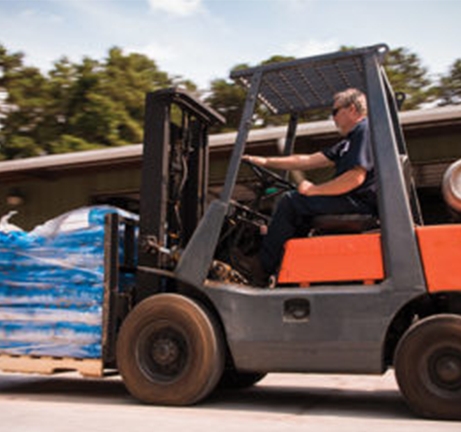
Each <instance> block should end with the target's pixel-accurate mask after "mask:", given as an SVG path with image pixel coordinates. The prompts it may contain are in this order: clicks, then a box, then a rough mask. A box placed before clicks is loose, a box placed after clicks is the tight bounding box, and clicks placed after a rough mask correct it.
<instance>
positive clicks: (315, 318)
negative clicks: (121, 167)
mask: <svg viewBox="0 0 461 432" xmlns="http://www.w3.org/2000/svg"><path fill="white" fill-rule="evenodd" d="M387 51H388V48H387V46H385V45H376V46H371V47H366V48H360V49H355V50H351V51H345V52H337V53H332V54H327V55H321V56H315V57H310V58H305V59H298V60H293V61H288V62H282V63H276V64H269V65H264V66H260V67H255V68H250V69H245V70H237V71H235V72H233V73H232V75H231V77H232V78H233V79H234V80H236V82H237V83H240V84H241V85H243V87H244V88H246V90H247V98H246V102H245V106H244V109H243V115H242V119H241V123H240V128H239V130H238V133H237V135H236V142H235V145H234V147H233V152H232V156H231V158H230V160H229V165H228V170H227V175H226V178H225V183H224V186H223V189H222V191H221V195H220V196H219V198H217V199H214V200H212V201H211V202H209V200H208V197H207V187H208V170H209V157H208V140H207V134H206V127H204V126H203V125H204V124H205V125H209V124H211V123H213V122H215V121H222V120H223V119H222V118H221V116H220V115H219V114H218V113H216V112H214V111H213V110H211V109H210V108H208V107H206V106H205V105H204V104H202V103H201V102H200V101H198V100H197V99H195V98H194V97H192V96H191V95H189V94H187V93H185V92H183V91H180V90H174V89H171V90H162V91H160V92H157V93H153V94H149V95H148V96H147V104H146V124H145V142H144V158H143V172H142V187H141V212H140V226H139V230H140V231H139V241H138V262H137V267H136V286H135V288H134V291H133V296H132V297H131V300H130V302H129V304H128V305H127V312H126V314H122V315H121V316H120V317H119V321H120V322H121V326H120V328H118V327H116V328H115V327H114V332H115V334H116V337H115V338H114V339H115V340H116V362H117V368H118V370H119V372H120V373H121V376H122V378H123V381H124V383H125V385H126V386H127V388H128V390H129V391H130V392H131V393H132V394H133V395H134V396H135V397H136V398H138V399H140V400H141V401H144V402H146V403H153V404H165V405H189V404H194V403H197V402H199V401H200V400H202V399H203V398H205V397H206V396H207V395H209V394H210V393H211V392H212V391H213V390H214V389H215V388H217V387H219V386H226V385H227V386H234V387H246V386H250V385H252V384H254V383H256V382H258V381H259V380H260V379H262V378H263V377H264V376H265V374H267V373H271V372H277V373H281V372H287V373H293V372H295V373H309V372H311V373H324V374H325V373H332V374H340V373H344V374H378V375H379V374H384V373H385V372H386V371H387V370H388V369H391V368H393V369H394V370H395V374H396V378H397V381H398V384H399V386H400V389H401V392H402V394H403V396H404V398H405V400H406V401H407V403H408V405H409V406H410V407H411V408H412V409H413V410H414V411H415V412H416V413H418V414H419V415H422V416H425V417H430V418H439V419H461V265H460V264H459V263H460V261H461V225H460V224H456V223H453V224H449V225H433V226H425V225H424V223H423V220H422V217H421V211H420V209H419V204H418V198H417V194H416V190H415V187H414V183H413V180H412V177H411V167H410V162H409V159H408V155H407V149H406V144H405V140H404V136H403V134H402V130H401V127H400V124H399V117H398V105H399V98H398V97H396V95H395V94H394V91H393V90H392V88H391V85H390V84H389V81H388V79H387V77H386V74H385V71H384V69H383V66H382V63H383V60H384V58H385V56H386V53H387ZM349 87H355V88H358V89H360V90H362V91H363V92H364V93H365V94H366V95H367V98H368V111H369V124H370V130H371V137H372V146H373V153H374V159H375V168H376V172H377V179H378V207H379V217H378V218H376V217H374V216H372V215H343V216H323V217H319V218H318V219H317V220H315V222H314V230H313V232H311V233H310V234H309V236H307V237H305V238H296V239H292V240H289V241H288V242H287V244H286V246H285V255H284V258H283V261H282V264H281V267H280V270H279V273H278V275H277V280H276V283H275V286H273V287H272V289H263V288H262V287H255V286H251V284H249V283H248V275H245V273H244V271H242V270H241V268H244V267H245V266H244V265H243V264H244V263H242V262H238V261H237V259H236V256H235V251H236V250H239V251H240V252H242V253H243V255H249V252H250V251H253V250H256V249H257V248H258V242H259V240H260V229H259V228H260V226H261V225H264V224H266V223H267V221H268V220H269V218H270V216H269V214H270V212H268V211H267V209H268V207H270V205H271V204H268V203H271V202H274V201H276V196H277V195H278V194H280V193H281V192H283V191H284V190H286V189H288V188H291V187H293V186H292V185H291V183H290V182H289V181H288V180H287V177H286V176H285V175H284V173H274V172H271V171H268V170H265V169H262V168H259V167H255V166H251V167H250V168H251V169H252V170H253V172H254V173H255V174H256V177H255V179H254V181H255V187H254V190H255V197H254V199H251V200H246V201H241V200H240V201H239V200H236V199H234V198H233V196H234V195H235V194H234V189H235V186H236V184H237V180H238V178H239V173H240V174H241V173H242V172H244V173H245V172H251V171H250V169H249V168H248V167H244V166H243V164H242V155H243V153H244V152H245V145H246V141H247V137H248V133H249V131H250V129H251V127H252V125H253V120H254V119H255V110H256V106H257V104H258V103H262V104H263V105H264V106H265V107H266V109H268V110H269V111H270V112H271V113H273V114H275V115H283V116H288V117H289V124H288V127H287V134H286V141H285V150H284V152H285V154H290V153H292V152H293V148H294V143H295V139H296V127H297V123H298V118H299V116H300V115H303V116H304V115H306V113H307V114H308V113H309V112H310V111H311V110H318V109H322V108H329V107H330V106H331V104H332V101H333V95H334V94H335V93H336V92H338V91H341V90H344V89H346V88H349ZM245 170H246V171H245ZM451 179H452V183H453V184H454V185H455V186H454V189H452V192H453V193H452V195H453V196H454V197H455V198H456V197H458V198H459V197H461V192H460V186H459V185H460V184H461V182H460V179H461V169H457V170H456V169H455V170H452V176H451ZM453 179H454V180H453ZM456 188H458V189H456ZM274 197H275V198H274ZM455 202H457V203H458V206H459V203H460V202H461V199H459V200H458V201H456V199H455ZM455 207H456V205H455ZM455 210H457V211H460V210H461V209H460V208H459V207H458V208H457V209H456V208H455ZM320 234H321V235H320ZM242 253H241V254H239V255H238V256H240V257H241V256H242Z"/></svg>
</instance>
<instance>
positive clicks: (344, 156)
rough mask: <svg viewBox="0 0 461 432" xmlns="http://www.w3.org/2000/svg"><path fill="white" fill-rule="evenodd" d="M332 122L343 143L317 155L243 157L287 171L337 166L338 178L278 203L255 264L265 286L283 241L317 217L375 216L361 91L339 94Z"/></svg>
mask: <svg viewBox="0 0 461 432" xmlns="http://www.w3.org/2000/svg"><path fill="white" fill-rule="evenodd" d="M332 116H333V120H334V122H335V124H336V127H337V128H338V131H339V133H340V135H341V136H343V137H344V139H343V140H342V141H341V142H339V143H337V144H336V145H334V146H332V147H330V148H328V149H325V150H323V151H320V152H317V153H313V154H298V155H291V156H284V157H262V156H250V155H245V156H244V159H247V160H248V161H250V162H252V163H254V164H256V165H259V166H262V167H265V168H275V169H283V170H311V169H316V168H323V167H329V166H335V168H336V174H335V176H334V178H333V179H332V180H330V181H327V182H326V183H323V184H318V185H315V184H313V183H311V182H310V181H308V180H303V181H302V182H301V183H300V184H299V185H298V190H297V191H292V192H287V193H286V194H285V195H284V196H283V197H282V199H281V200H280V202H279V203H278V205H277V208H276V210H275V213H274V215H273V217H272V220H271V223H270V224H269V227H268V231H267V234H266V235H265V236H264V239H263V242H262V248H261V251H260V254H259V259H258V260H256V261H255V263H253V264H254V266H253V274H254V281H253V282H254V283H255V284H257V285H258V286H265V285H267V280H268V278H269V276H270V275H272V274H275V273H276V272H277V269H278V267H279V265H280V262H281V259H282V256H283V248H284V244H285V242H286V241H287V240H288V239H290V238H292V237H295V236H296V234H297V233H298V232H300V231H301V230H302V231H304V232H305V231H306V229H308V228H309V220H310V219H311V218H312V217H313V216H317V215H323V214H350V213H362V214H365V213H376V182H375V174H374V165H373V157H372V149H371V144H370V133H369V128H368V119H367V103H366V97H365V95H364V94H363V93H362V92H361V91H360V90H357V89H353V88H351V89H347V90H345V91H342V92H340V93H337V94H335V96H334V103H333V109H332Z"/></svg>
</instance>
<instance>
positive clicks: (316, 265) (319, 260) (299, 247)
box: [278, 234, 384, 285]
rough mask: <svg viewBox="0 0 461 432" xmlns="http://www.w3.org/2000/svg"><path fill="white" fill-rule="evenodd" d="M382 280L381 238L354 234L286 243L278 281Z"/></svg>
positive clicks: (301, 282)
mask: <svg viewBox="0 0 461 432" xmlns="http://www.w3.org/2000/svg"><path fill="white" fill-rule="evenodd" d="M383 278H384V269H383V259H382V251H381V235H380V234H355V235H337V236H322V237H311V238H303V239H292V240H289V241H288V242H287V243H286V245H285V255H284V257H283V261H282V265H281V268H280V272H279V277H278V281H279V282H280V283H297V284H301V285H304V284H310V283H315V282H348V281H349V282H350V281H365V282H371V281H376V280H381V279H383Z"/></svg>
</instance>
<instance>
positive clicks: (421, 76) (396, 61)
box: [384, 48, 433, 110]
mask: <svg viewBox="0 0 461 432" xmlns="http://www.w3.org/2000/svg"><path fill="white" fill-rule="evenodd" d="M384 68H385V70H386V73H387V76H388V78H389V82H390V83H391V85H392V88H393V89H394V91H396V92H403V93H405V96H406V99H405V103H404V104H403V107H402V109H403V110H410V109H416V108H418V107H420V106H421V105H422V104H423V103H424V102H430V101H431V100H432V99H433V92H432V91H431V89H430V85H431V80H430V79H429V76H428V70H427V69H426V68H425V67H424V66H423V65H422V62H421V59H420V58H419V57H418V55H417V54H415V53H412V52H410V51H409V50H408V49H407V48H396V49H393V50H390V51H389V53H388V55H387V56H386V59H385V62H384Z"/></svg>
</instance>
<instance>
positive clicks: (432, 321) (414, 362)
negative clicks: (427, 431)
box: [394, 314, 461, 419]
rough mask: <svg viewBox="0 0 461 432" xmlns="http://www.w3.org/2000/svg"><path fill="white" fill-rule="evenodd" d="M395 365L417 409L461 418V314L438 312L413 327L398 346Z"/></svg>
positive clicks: (431, 414) (433, 415)
mask: <svg viewBox="0 0 461 432" xmlns="http://www.w3.org/2000/svg"><path fill="white" fill-rule="evenodd" d="M394 367H395V374H396V378H397V382H398V384H399V387H400V390H401V392H402V394H403V395H404V397H405V399H406V400H407V402H408V404H409V405H410V407H411V408H412V409H413V410H414V411H415V412H417V413H418V414H420V415H422V416H424V417H430V418H439V419H461V316H458V315H448V314H446V315H436V316H432V317H429V318H426V319H423V320H422V321H419V322H417V323H416V324H414V325H413V326H412V327H410V329H409V330H408V331H407V332H406V333H405V334H404V335H403V337H402V339H401V340H400V342H399V344H398V346H397V349H396V352H395V357H394Z"/></svg>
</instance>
